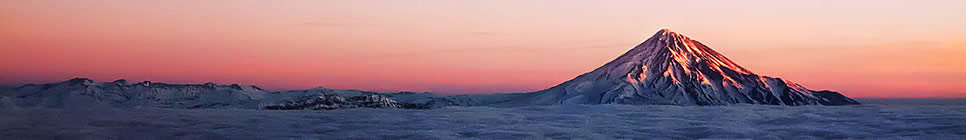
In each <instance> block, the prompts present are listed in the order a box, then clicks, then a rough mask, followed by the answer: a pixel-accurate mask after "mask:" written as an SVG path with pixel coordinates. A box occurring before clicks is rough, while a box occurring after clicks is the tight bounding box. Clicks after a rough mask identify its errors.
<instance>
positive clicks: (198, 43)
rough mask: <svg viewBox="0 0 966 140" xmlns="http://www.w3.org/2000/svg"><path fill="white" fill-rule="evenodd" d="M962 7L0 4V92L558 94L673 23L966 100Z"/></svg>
mask: <svg viewBox="0 0 966 140" xmlns="http://www.w3.org/2000/svg"><path fill="white" fill-rule="evenodd" d="M962 5H966V2H964V1H961V0H948V1H916V2H911V1H898V0H895V1H890V0H854V1H847V2H840V1H831V0H829V1H799V2H784V1H783V2H775V1H766V0H754V1H748V0H744V1H669V0H660V1H637V0H635V1H605V2H593V3H591V2H587V1H577V0H565V1H556V0H555V1H518V0H497V1H475V2H470V1H450V0H428V1H384V0H353V1H319V0H287V1H261V0H230V1H229V0H207V1H194V0H174V1H139V0H90V1H76V0H62V1H53V0H13V1H0V21H2V22H0V84H23V83H43V82H56V81H63V80H67V79H69V78H73V77H89V78H93V79H95V80H100V81H112V80H114V79H118V78H125V79H128V80H135V81H139V80H152V81H162V82H172V83H204V82H208V81H211V82H215V83H222V84H227V83H241V84H255V85H259V86H261V87H265V88H268V89H277V90H279V89H302V88H311V87H317V86H324V87H329V88H342V89H364V90H377V91H400V90H408V91H432V92H439V93H444V94H466V93H494V92H525V91H534V90H539V89H543V88H547V87H550V86H553V85H556V84H558V83H561V82H563V81H565V80H569V79H571V78H573V77H576V76H577V75H579V74H582V73H584V72H588V71H591V70H593V69H594V68H596V67H598V66H601V65H603V64H604V63H606V62H608V61H610V60H612V59H614V58H616V57H617V56H618V55H620V54H622V53H624V51H627V50H628V49H630V48H631V47H633V46H635V45H637V44H638V43H640V42H641V41H643V40H644V39H646V37H649V36H650V35H651V34H653V33H654V32H656V31H657V30H658V29H661V28H671V29H672V30H674V31H676V32H679V33H683V34H685V35H687V36H690V37H691V38H694V39H697V40H699V41H701V42H702V43H704V44H706V45H708V46H710V47H711V48H713V49H715V50H717V51H719V52H721V53H723V54H724V55H726V56H728V57H729V58H731V59H732V60H733V61H735V62H737V63H738V64H740V65H742V66H744V67H745V68H748V69H750V70H751V71H753V72H755V73H758V74H762V75H769V76H778V77H783V78H785V79H788V80H792V81H795V82H798V83H801V84H803V85H805V86H806V87H808V88H812V89H831V90H837V91H841V92H843V94H845V95H847V96H850V97H966V11H964V10H963V9H962V8H961V6H962Z"/></svg>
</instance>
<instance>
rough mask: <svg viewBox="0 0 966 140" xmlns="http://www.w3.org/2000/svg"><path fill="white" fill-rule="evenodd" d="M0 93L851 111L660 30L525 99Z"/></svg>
mask: <svg viewBox="0 0 966 140" xmlns="http://www.w3.org/2000/svg"><path fill="white" fill-rule="evenodd" d="M776 59H777V58H776ZM0 90H2V91H0V107H17V108H90V107H121V108H138V107H151V108H180V109H195V108H240V109H284V110H290V109H315V110H329V109H344V108H405V109H431V108H438V107H445V106H495V107H514V106H529V105H554V104H655V105H726V104H768V105H790V106H795V105H849V104H859V103H858V102H856V101H855V100H852V99H850V98H848V97H845V96H843V95H841V94H839V93H837V92H833V91H815V90H809V89H806V88H805V87H803V86H801V85H799V84H796V83H793V82H791V81H787V80H783V79H781V78H773V77H767V76H760V75H757V74H754V73H752V72H751V71H749V70H747V69H745V68H742V67H741V66H738V65H737V64H736V63H734V62H732V61H731V60H728V58H726V57H725V56H723V55H721V54H720V53H718V52H715V51H714V50H712V49H711V48H709V47H707V46H705V45H704V44H702V43H700V42H698V41H696V40H692V39H690V38H688V37H686V36H684V35H681V34H678V33H675V32H672V31H670V30H667V29H663V30H660V31H658V32H657V33H656V34H654V35H653V36H652V37H651V38H649V39H647V40H645V41H644V42H643V43H641V44H640V45H638V46H637V47H634V48H633V49H631V50H630V51H628V52H627V53H625V54H624V55H621V56H619V57H617V59H615V60H613V61H611V62H610V63H607V64H605V65H604V66H601V67H600V68H597V69H595V70H594V71H591V72H588V73H586V74H583V75H580V76H577V78H574V79H572V80H569V81H567V82H564V83H562V84H560V85H557V86H554V87H552V88H549V89H545V90H541V91H537V92H533V93H516V94H481V95H455V96H440V95H435V94H431V93H412V92H400V93H377V92H368V91H360V90H337V89H327V88H313V89H306V90H289V91H281V92H270V91H266V90H263V89H262V88H259V87H256V86H247V85H238V84H231V85H218V84H213V83H206V84H167V83H155V82H150V81H145V82H137V83H129V82H128V81H126V80H117V81H113V82H97V81H93V80H90V79H86V78H75V79H71V80H67V81H64V82H57V83H48V84H28V85H23V86H19V87H14V88H3V89H0Z"/></svg>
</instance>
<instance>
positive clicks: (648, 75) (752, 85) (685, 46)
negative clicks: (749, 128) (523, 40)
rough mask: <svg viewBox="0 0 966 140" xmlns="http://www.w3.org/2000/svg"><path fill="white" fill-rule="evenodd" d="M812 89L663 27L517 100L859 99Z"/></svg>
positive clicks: (708, 102) (799, 101)
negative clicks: (566, 78)
mask: <svg viewBox="0 0 966 140" xmlns="http://www.w3.org/2000/svg"><path fill="white" fill-rule="evenodd" d="M737 89H740V90H737ZM813 94H815V92H813V91H812V90H808V89H806V88H804V87H802V86H800V85H798V84H794V83H792V82H790V81H784V80H782V79H779V78H771V77H766V76H760V75H756V74H754V73H752V72H751V71H748V70H747V69H745V68H743V67H741V66H738V64H736V63H735V62H732V61H731V60H729V59H728V58H726V57H725V56H724V55H722V54H720V53H718V52H716V51H714V50H712V49H711V48H710V47H708V46H705V45H704V44H702V43H700V42H698V41H696V40H693V39H691V38H688V37H687V36H684V35H683V34H678V33H675V32H673V31H671V30H668V29H662V30H659V31H658V32H657V33H655V34H654V35H653V36H651V37H650V38H649V39H647V40H645V41H644V42H643V43H641V44H640V45H638V46H636V47H634V48H632V49H631V50H629V51H627V52H626V53H624V54H623V55H621V56H619V57H618V58H617V59H615V60H613V61H611V62H609V63H607V64H605V65H603V66H601V67H599V68H597V69H595V70H593V71H591V72H588V73H586V74H583V75H580V76H577V77H576V78H574V79H572V80H569V81H567V82H564V83H562V84H559V85H557V86H554V87H552V88H550V89H547V90H542V91H538V92H536V93H534V94H533V95H531V96H528V97H525V98H521V99H518V100H522V101H517V102H516V103H525V102H530V103H531V105H545V104H674V105H723V104H739V103H750V104H771V105H812V104H821V105H846V104H858V102H855V101H853V100H851V99H849V98H848V97H845V96H835V95H840V94H839V93H837V92H823V93H821V94H823V95H827V96H814V95H813ZM830 98H834V99H830ZM833 101H834V102H833Z"/></svg>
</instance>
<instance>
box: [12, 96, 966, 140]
mask: <svg viewBox="0 0 966 140" xmlns="http://www.w3.org/2000/svg"><path fill="white" fill-rule="evenodd" d="M862 101H863V102H865V103H866V104H863V105H853V106H774V105H728V106H674V105H643V106H631V105H556V106H529V107H513V108H493V107H460V106H452V107H444V108H439V109H430V110H403V109H369V108H361V109H346V110H330V111H307V110H294V111H275V110H250V109H158V108H99V109H11V108H5V109H0V114H4V115H0V139H936V140H945V139H964V138H966V131H964V130H966V100H963V99H925V100H919V99H888V100H871V99H870V100H862Z"/></svg>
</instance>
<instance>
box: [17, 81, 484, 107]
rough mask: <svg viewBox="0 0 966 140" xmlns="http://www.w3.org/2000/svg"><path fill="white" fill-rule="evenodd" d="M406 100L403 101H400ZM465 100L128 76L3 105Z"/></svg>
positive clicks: (70, 84)
mask: <svg viewBox="0 0 966 140" xmlns="http://www.w3.org/2000/svg"><path fill="white" fill-rule="evenodd" d="M396 100H401V101H396ZM453 105H469V104H468V103H460V102H459V100H453V99H450V97H445V96H439V95H435V94H430V93H409V92H403V93H376V92H367V91H359V90H337V89H327V88H313V89H306V90H290V91H280V92H271V91H265V90H263V89H261V88H259V87H256V86H244V85H238V84H231V85H218V84H214V83H205V84H167V83H156V82H150V81H144V82H138V83H128V82H127V80H123V79H122V80H116V81H114V82H97V81H94V80H91V79H87V78H74V79H70V80H67V81H63V82H57V83H48V84H27V85H23V86H20V87H16V88H8V89H2V90H0V108H5V107H17V108H97V107H117V108H131V107H149V108H178V109H196V108H236V109H283V110H291V109H315V110H319V109H326V110H328V109H344V108H411V109H428V108H438V107H443V106H453Z"/></svg>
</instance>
